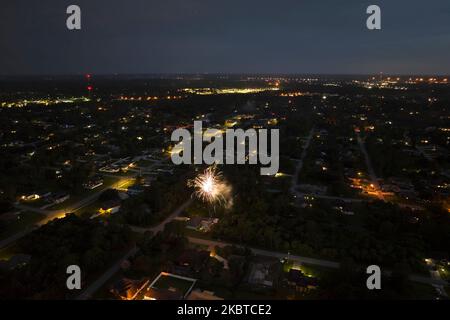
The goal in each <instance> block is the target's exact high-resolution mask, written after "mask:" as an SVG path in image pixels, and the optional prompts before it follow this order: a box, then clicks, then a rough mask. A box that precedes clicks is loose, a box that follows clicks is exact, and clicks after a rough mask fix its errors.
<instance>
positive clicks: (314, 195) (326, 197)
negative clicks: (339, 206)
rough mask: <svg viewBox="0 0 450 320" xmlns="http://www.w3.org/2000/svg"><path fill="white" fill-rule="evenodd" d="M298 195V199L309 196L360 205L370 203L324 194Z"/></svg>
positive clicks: (298, 193) (300, 193) (301, 193)
mask: <svg viewBox="0 0 450 320" xmlns="http://www.w3.org/2000/svg"><path fill="white" fill-rule="evenodd" d="M296 195H297V196H298V197H301V198H302V197H305V196H309V197H314V198H317V199H326V200H341V201H344V202H346V203H359V202H364V201H370V200H369V199H357V198H344V197H334V196H326V195H322V194H313V193H303V192H298V191H297V192H296Z"/></svg>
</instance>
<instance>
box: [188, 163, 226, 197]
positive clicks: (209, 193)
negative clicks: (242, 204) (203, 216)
mask: <svg viewBox="0 0 450 320" xmlns="http://www.w3.org/2000/svg"><path fill="white" fill-rule="evenodd" d="M188 186H189V187H193V188H194V189H195V191H194V195H195V196H196V197H197V198H199V199H200V200H202V201H204V202H206V203H208V204H211V205H215V204H225V205H226V204H227V203H228V202H229V199H230V191H231V189H230V187H229V186H228V185H227V184H226V183H225V181H224V179H223V177H222V174H221V173H220V172H219V171H218V170H217V169H216V166H211V167H208V168H207V169H206V170H205V171H204V172H203V173H201V174H199V175H198V176H197V177H196V178H195V179H193V180H189V181H188Z"/></svg>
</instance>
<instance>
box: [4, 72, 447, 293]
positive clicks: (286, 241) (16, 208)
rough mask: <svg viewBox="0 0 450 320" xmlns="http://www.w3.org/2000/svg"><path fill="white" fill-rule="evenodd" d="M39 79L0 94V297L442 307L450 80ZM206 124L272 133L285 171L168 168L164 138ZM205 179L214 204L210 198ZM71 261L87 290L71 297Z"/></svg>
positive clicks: (169, 150) (169, 151)
mask: <svg viewBox="0 0 450 320" xmlns="http://www.w3.org/2000/svg"><path fill="white" fill-rule="evenodd" d="M35 81H36V80H34V81H33V85H35V83H36V82H35ZM4 83H6V82H4ZM39 83H40V87H41V89H40V90H39V91H34V92H33V93H31V92H26V89H27V88H29V87H28V86H30V85H31V84H27V83H26V82H25V83H24V82H22V81H13V82H10V83H9V84H8V86H9V89H8V94H2V101H3V102H2V105H1V106H2V108H1V109H0V113H1V117H0V119H1V120H0V121H1V128H2V129H1V141H2V145H1V148H2V157H1V159H0V161H1V175H0V179H1V180H0V181H1V190H0V196H1V215H0V218H1V219H0V222H1V229H0V230H1V231H0V235H1V241H0V245H1V251H0V254H1V259H2V261H1V264H0V267H1V274H0V275H1V276H0V282H1V287H0V288H1V289H0V295H1V296H2V297H15V298H32V299H52V298H77V299H90V298H94V299H194V300H195V299H232V298H243V299H247V298H248V299H308V298H314V299H332V298H342V297H348V298H356V297H361V296H364V297H366V296H367V298H372V297H373V298H376V297H377V296H381V297H388V298H393V299H395V298H399V299H401V298H414V299H416V298H420V299H435V298H446V297H448V290H449V287H448V280H449V279H450V278H449V276H450V273H449V272H450V263H449V262H448V258H449V248H450V246H449V236H450V219H449V214H450V202H449V188H450V166H449V152H448V146H449V141H450V140H449V139H450V134H449V132H450V126H449V116H450V112H449V111H450V110H449V109H448V108H449V101H450V90H449V88H450V84H449V83H448V79H447V78H411V77H407V78H399V77H385V76H382V75H377V76H370V77H358V78H352V77H339V76H328V77H317V78H304V77H300V76H298V77H283V76H279V77H273V76H268V77H264V76H244V75H242V76H233V77H231V76H229V77H224V76H214V75H212V76H195V75H193V76H177V77H164V76H159V77H94V76H91V75H89V74H88V75H85V76H80V77H74V78H63V79H59V78H54V79H53V78H52V79H44V80H40V81H39ZM55 83H57V84H58V87H59V88H58V89H56V88H54V86H55ZM18 86H20V88H21V92H18V91H14V90H15V88H17V87H18ZM24 88H25V89H24ZM30 89H31V88H30ZM49 92H51V94H49ZM198 120H200V121H201V122H202V123H203V124H204V126H205V127H206V126H207V127H208V128H215V129H217V132H219V133H220V134H222V133H225V132H226V131H227V130H229V129H231V128H234V127H239V128H243V129H249V128H252V129H260V128H277V129H279V131H280V136H281V139H280V150H279V169H278V172H277V173H276V174H274V175H267V176H265V175H260V172H259V171H260V170H259V167H260V166H259V165H252V164H249V163H246V164H234V165H230V164H223V165H220V164H217V165H214V166H208V165H196V164H191V165H189V164H186V165H184V164H181V165H175V164H173V162H172V161H171V155H173V153H176V152H179V150H178V151H177V148H176V147H175V145H176V144H175V142H173V141H172V139H171V132H172V131H173V130H174V129H175V128H185V129H187V130H190V129H192V127H193V124H194V121H198ZM204 144H205V142H204ZM210 178H211V179H212V180H211V181H212V182H211V183H212V186H211V187H212V188H215V187H217V188H223V187H225V188H223V190H219V192H220V193H221V197H222V199H217V201H215V199H211V198H210V197H204V195H202V191H205V192H209V190H208V186H207V185H206V186H205V185H204V184H205V183H206V184H208V183H209V181H208V179H210ZM202 179H203V180H202ZM190 181H191V182H192V181H193V182H194V183H189V182H190ZM202 183H203V184H202ZM203 189H205V190H203ZM211 196H212V197H215V195H214V194H212V195H211ZM372 264H375V265H379V266H381V268H382V270H384V272H388V273H389V277H388V278H387V280H385V281H384V288H383V290H382V291H380V292H376V291H368V290H367V288H366V287H365V286H366V281H365V278H366V277H367V275H366V273H365V271H366V270H365V267H366V266H368V265H372ZM69 265H79V266H80V268H81V270H82V271H83V273H82V275H83V276H82V280H81V282H82V284H83V287H84V288H85V290H82V291H81V292H78V291H75V292H73V291H68V290H67V288H66V287H65V283H66V277H67V274H66V267H67V266H69ZM361 279H364V280H361ZM73 295H75V296H73Z"/></svg>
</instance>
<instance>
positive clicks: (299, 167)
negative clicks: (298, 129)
mask: <svg viewBox="0 0 450 320" xmlns="http://www.w3.org/2000/svg"><path fill="white" fill-rule="evenodd" d="M313 135H314V128H312V129H311V131H310V132H309V135H308V138H307V139H306V143H305V146H304V148H303V151H302V154H301V155H300V159H299V160H297V167H296V168H295V173H294V175H293V176H292V185H291V193H294V194H295V193H296V190H295V188H296V187H297V185H298V176H299V174H300V171H301V170H302V168H303V162H304V161H305V158H306V154H307V153H308V148H309V145H310V144H311V140H312V137H313Z"/></svg>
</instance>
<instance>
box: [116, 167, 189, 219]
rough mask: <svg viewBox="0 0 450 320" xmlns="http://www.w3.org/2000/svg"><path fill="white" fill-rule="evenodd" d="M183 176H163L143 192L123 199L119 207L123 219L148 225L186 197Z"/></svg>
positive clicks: (161, 217) (186, 192)
mask: <svg viewBox="0 0 450 320" xmlns="http://www.w3.org/2000/svg"><path fill="white" fill-rule="evenodd" d="M188 196H189V194H188V190H187V188H186V183H185V180H184V179H183V178H181V179H179V177H178V176H175V175H174V176H170V177H169V176H164V177H161V178H158V180H156V181H154V182H153V183H152V185H151V187H150V188H146V189H145V190H144V192H142V193H141V194H138V195H136V196H133V197H130V198H129V199H127V200H125V201H124V202H123V204H122V207H121V208H120V215H121V216H122V217H123V219H124V221H125V222H126V223H128V224H131V225H136V226H150V225H153V224H155V223H157V222H159V221H161V220H162V219H163V218H164V217H165V216H166V215H167V214H168V213H169V212H171V211H172V210H174V209H175V208H176V207H177V206H178V205H180V203H182V202H183V201H185V200H186V199H187V198H188Z"/></svg>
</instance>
